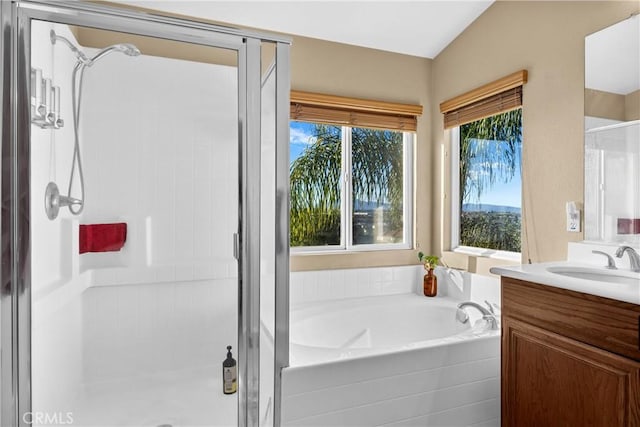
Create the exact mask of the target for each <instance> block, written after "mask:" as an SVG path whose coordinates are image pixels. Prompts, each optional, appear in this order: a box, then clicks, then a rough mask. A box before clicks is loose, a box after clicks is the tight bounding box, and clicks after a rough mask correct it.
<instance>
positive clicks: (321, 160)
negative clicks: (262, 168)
mask: <svg viewBox="0 0 640 427" xmlns="http://www.w3.org/2000/svg"><path fill="white" fill-rule="evenodd" d="M314 136H315V142H314V143H313V144H311V145H310V146H309V147H308V148H306V149H305V150H304V152H303V154H302V155H301V156H300V157H298V158H297V159H296V160H295V161H294V162H293V163H292V164H291V167H290V170H289V176H290V186H291V225H290V232H291V245H292V246H321V245H337V244H340V165H341V163H342V154H341V129H340V127H337V126H327V125H316V127H315V135H314Z"/></svg>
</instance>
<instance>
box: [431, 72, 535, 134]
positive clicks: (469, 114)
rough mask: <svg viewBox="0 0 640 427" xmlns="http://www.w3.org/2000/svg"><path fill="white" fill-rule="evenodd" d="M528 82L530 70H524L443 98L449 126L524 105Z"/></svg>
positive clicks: (442, 105) (445, 122)
mask: <svg viewBox="0 0 640 427" xmlns="http://www.w3.org/2000/svg"><path fill="white" fill-rule="evenodd" d="M526 82H527V70H521V71H518V72H516V73H513V74H510V75H508V76H506V77H503V78H501V79H499V80H496V81H494V82H491V83H489V84H486V85H484V86H481V87H479V88H477V89H474V90H472V91H469V92H466V93H464V94H462V95H460V96H457V97H455V98H452V99H450V100H448V101H445V102H443V103H442V104H440V112H441V113H443V114H444V127H445V129H449V128H452V127H456V126H460V125H463V124H465V123H470V122H473V121H476V120H480V119H483V118H485V117H489V116H493V115H496V114H500V113H504V112H506V111H510V110H514V109H516V108H520V107H521V106H522V86H523V85H524V84H525V83H526Z"/></svg>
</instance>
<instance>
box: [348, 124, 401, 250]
mask: <svg viewBox="0 0 640 427" xmlns="http://www.w3.org/2000/svg"><path fill="white" fill-rule="evenodd" d="M402 140H403V138H402V132H392V131H383V130H372V129H363V128H353V129H352V131H351V153H352V160H351V162H352V169H351V175H352V185H353V218H352V230H353V244H354V245H362V244H383V243H402V242H403V240H404V232H403V165H402V163H403V143H402Z"/></svg>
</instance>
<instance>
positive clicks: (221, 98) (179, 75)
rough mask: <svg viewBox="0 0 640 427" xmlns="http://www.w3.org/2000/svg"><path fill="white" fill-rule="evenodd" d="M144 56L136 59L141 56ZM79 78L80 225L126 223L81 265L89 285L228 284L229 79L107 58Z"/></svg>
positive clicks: (220, 71)
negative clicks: (113, 243)
mask: <svg viewBox="0 0 640 427" xmlns="http://www.w3.org/2000/svg"><path fill="white" fill-rule="evenodd" d="M143 53H144V52H143ZM102 61H103V63H102V64H101V66H100V67H97V66H96V67H94V68H92V69H90V70H88V71H87V73H86V81H85V87H84V94H85V95H83V96H84V97H85V98H84V100H83V108H82V120H81V121H82V127H81V132H82V138H83V140H84V147H83V150H84V158H85V175H86V193H87V196H86V205H85V213H84V215H83V219H82V220H83V222H85V223H100V222H126V223H127V226H128V230H127V233H128V235H127V242H126V244H125V246H124V248H123V249H122V250H121V251H120V252H110V253H93V254H84V255H82V256H81V269H83V270H84V269H91V270H93V272H92V276H93V277H92V283H93V284H95V285H109V284H135V283H155V282H171V281H185V280H206V279H224V278H231V277H236V275H237V271H236V270H237V267H236V262H235V259H234V258H233V233H234V232H235V231H236V230H237V218H238V214H237V200H238V193H237V188H238V187H237V182H238V164H237V163H238V162H237V150H238V143H237V141H238V134H237V129H238V126H237V101H236V96H237V70H236V69H235V68H233V67H226V66H219V65H211V64H201V63H195V62H188V61H180V60H174V59H167V58H159V57H152V56H144V55H143V56H140V57H136V58H131V57H126V56H123V55H111V56H109V57H106V58H104V59H103V60H102Z"/></svg>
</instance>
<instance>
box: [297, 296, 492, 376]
mask: <svg viewBox="0 0 640 427" xmlns="http://www.w3.org/2000/svg"><path fill="white" fill-rule="evenodd" d="M458 302H459V301H455V300H453V299H450V298H446V297H443V298H426V297H421V296H419V295H415V294H402V295H391V296H385V297H379V296H375V297H365V298H350V299H344V300H337V301H324V302H319V303H307V304H303V305H301V306H298V307H296V308H295V309H294V310H292V311H291V327H290V332H289V333H290V337H289V341H290V343H291V365H292V366H302V365H309V364H313V363H322V362H330V361H333V360H338V359H345V358H351V357H360V356H365V355H372V354H383V353H392V352H397V351H404V350H408V349H415V348H422V347H434V346H438V345H446V344H448V343H453V342H458V341H462V340H467V339H470V338H479V337H491V336H496V331H489V330H487V329H486V324H485V322H484V321H480V322H478V320H480V317H481V316H480V314H479V312H477V311H476V310H473V309H469V311H468V313H469V315H470V322H469V323H466V324H462V323H460V322H459V321H457V320H456V304H457V303H458ZM476 323H477V324H476ZM472 324H476V325H475V326H474V327H473V328H472V326H471V325H472Z"/></svg>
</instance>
